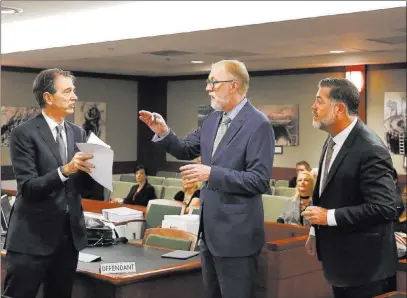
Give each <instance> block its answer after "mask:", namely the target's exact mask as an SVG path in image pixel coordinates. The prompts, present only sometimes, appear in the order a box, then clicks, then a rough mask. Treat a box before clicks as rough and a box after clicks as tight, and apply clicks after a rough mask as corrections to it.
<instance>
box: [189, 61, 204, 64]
mask: <svg viewBox="0 0 407 298" xmlns="http://www.w3.org/2000/svg"><path fill="white" fill-rule="evenodd" d="M191 63H193V64H202V63H204V62H203V61H201V60H194V61H191Z"/></svg>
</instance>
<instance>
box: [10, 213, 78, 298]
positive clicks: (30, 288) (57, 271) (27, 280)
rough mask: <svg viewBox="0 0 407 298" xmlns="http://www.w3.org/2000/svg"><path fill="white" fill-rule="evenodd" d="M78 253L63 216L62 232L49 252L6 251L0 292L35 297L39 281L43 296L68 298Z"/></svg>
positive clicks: (19, 296)
mask: <svg viewBox="0 0 407 298" xmlns="http://www.w3.org/2000/svg"><path fill="white" fill-rule="evenodd" d="M67 216H68V215H67ZM78 256H79V252H78V251H77V250H76V248H75V246H74V244H73V240H72V234H71V229H70V226H69V219H68V218H67V221H66V227H65V234H64V236H63V237H62V241H61V243H60V245H59V247H58V248H57V249H56V251H55V252H54V253H53V254H51V255H48V256H35V255H30V254H23V253H19V252H14V251H7V255H6V270H7V273H6V278H5V280H4V293H3V294H4V295H5V296H8V297H11V298H35V297H36V295H37V292H38V289H39V287H40V285H41V283H42V284H43V289H44V295H43V297H44V298H70V297H71V295H72V286H73V282H74V279H75V274H76V267H77V264H78Z"/></svg>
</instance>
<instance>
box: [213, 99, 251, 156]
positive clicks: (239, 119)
mask: <svg viewBox="0 0 407 298" xmlns="http://www.w3.org/2000/svg"><path fill="white" fill-rule="evenodd" d="M246 106H247V104H246V105H245V106H244V107H243V108H242V109H241V110H240V111H239V113H238V114H237V115H236V117H235V118H234V119H233V121H232V122H231V123H230V126H229V128H228V129H227V130H226V133H225V135H224V136H223V138H222V140H221V141H220V143H219V145H218V148H216V152H215V154H214V155H213V158H212V163H213V162H214V161H215V160H216V158H217V157H218V156H219V154H220V152H222V149H223V148H224V147H226V146H227V145H228V144H229V143H230V141H232V139H233V137H234V136H235V135H236V133H237V132H238V131H239V130H240V128H242V124H243V121H244V119H245V117H246V113H247V110H246ZM215 136H216V132H215ZM213 140H214V141H215V138H214V139H213ZM212 148H213V144H212Z"/></svg>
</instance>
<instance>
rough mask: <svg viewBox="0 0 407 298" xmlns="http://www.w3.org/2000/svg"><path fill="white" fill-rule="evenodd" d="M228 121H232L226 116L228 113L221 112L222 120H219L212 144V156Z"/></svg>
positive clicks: (226, 127)
mask: <svg viewBox="0 0 407 298" xmlns="http://www.w3.org/2000/svg"><path fill="white" fill-rule="evenodd" d="M230 121H232V120H231V119H230V118H229V117H228V115H227V114H226V113H223V116H222V121H221V122H220V125H219V127H218V132H217V133H216V138H215V143H214V144H213V150H212V156H213V155H214V154H215V151H216V148H218V145H219V143H220V141H221V140H222V138H223V136H224V135H225V133H226V130H227V129H228V124H229V123H230Z"/></svg>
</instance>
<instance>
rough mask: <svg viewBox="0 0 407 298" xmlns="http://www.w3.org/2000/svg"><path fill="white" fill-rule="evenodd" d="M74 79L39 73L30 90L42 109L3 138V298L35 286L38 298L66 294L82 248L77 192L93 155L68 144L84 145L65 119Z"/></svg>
mask: <svg viewBox="0 0 407 298" xmlns="http://www.w3.org/2000/svg"><path fill="white" fill-rule="evenodd" d="M74 79H75V78H74V76H73V75H72V74H71V73H70V72H68V71H64V70H61V69H47V70H44V71H42V72H40V73H39V74H38V75H37V77H36V78H35V80H34V84H33V93H34V95H35V97H36V100H37V101H38V104H39V105H40V107H41V108H42V112H41V114H39V115H38V116H37V117H35V118H33V119H31V120H29V121H27V122H25V123H23V124H21V125H19V126H18V127H16V128H15V129H14V130H13V132H12V134H11V140H10V155H11V163H12V165H13V170H14V174H15V177H16V180H17V196H16V201H15V203H14V205H13V209H12V211H11V215H10V224H9V229H8V233H7V239H6V243H5V248H6V250H7V255H6V263H7V264H6V269H7V274H6V278H5V281H4V295H5V296H9V297H13V298H35V297H36V295H37V291H38V289H39V287H40V285H41V283H42V284H43V285H44V287H43V289H44V295H43V297H44V298H54V297H58V298H69V297H71V292H72V285H73V282H74V278H75V274H76V266H77V263H78V255H79V250H81V249H83V248H84V247H86V244H87V238H86V228H85V220H84V215H83V209H82V204H81V193H83V192H84V191H85V189H86V188H92V187H93V185H94V181H93V179H92V178H91V177H90V176H89V175H88V174H87V173H89V172H90V171H91V169H92V168H93V167H94V166H93V165H92V164H91V163H90V162H89V161H88V159H90V158H92V157H93V156H92V154H86V153H82V152H79V149H78V148H77V146H76V145H75V144H76V143H77V142H86V134H85V131H84V130H83V129H82V128H80V127H78V126H76V125H75V124H73V123H70V122H68V121H66V120H65V117H66V116H67V115H70V114H73V112H74V107H75V103H76V101H77V99H78V98H77V97H76V94H75V86H74Z"/></svg>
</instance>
